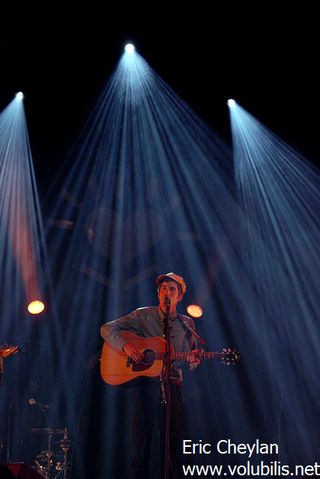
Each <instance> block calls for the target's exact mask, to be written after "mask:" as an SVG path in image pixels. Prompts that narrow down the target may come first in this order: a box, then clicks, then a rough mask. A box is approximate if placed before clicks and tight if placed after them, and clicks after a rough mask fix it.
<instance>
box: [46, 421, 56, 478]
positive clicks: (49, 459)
mask: <svg viewBox="0 0 320 479" xmlns="http://www.w3.org/2000/svg"><path fill="white" fill-rule="evenodd" d="M53 434H54V429H50V428H49V430H48V449H47V471H46V474H47V477H48V478H50V469H51V466H52V456H53V451H52V438H53Z"/></svg>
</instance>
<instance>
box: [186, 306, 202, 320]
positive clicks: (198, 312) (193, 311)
mask: <svg viewBox="0 0 320 479" xmlns="http://www.w3.org/2000/svg"><path fill="white" fill-rule="evenodd" d="M187 313H188V314H189V316H191V317H192V318H201V316H202V315H203V310H202V308H201V307H200V306H199V305H198V304H189V306H188V307H187Z"/></svg>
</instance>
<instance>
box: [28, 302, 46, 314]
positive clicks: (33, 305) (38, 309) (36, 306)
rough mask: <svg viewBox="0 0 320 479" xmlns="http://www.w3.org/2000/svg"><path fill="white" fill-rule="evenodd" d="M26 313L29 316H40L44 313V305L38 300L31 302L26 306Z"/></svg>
mask: <svg viewBox="0 0 320 479" xmlns="http://www.w3.org/2000/svg"><path fill="white" fill-rule="evenodd" d="M28 311H29V313H30V314H40V313H42V311H44V303H43V302H42V301H40V300H34V301H31V302H30V303H29V304H28Z"/></svg>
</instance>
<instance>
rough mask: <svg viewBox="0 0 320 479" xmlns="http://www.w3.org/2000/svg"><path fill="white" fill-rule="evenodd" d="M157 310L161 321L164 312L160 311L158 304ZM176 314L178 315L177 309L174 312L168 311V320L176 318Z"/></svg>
mask: <svg viewBox="0 0 320 479" xmlns="http://www.w3.org/2000/svg"><path fill="white" fill-rule="evenodd" d="M158 311H159V316H160V319H161V321H163V320H164V317H165V314H164V312H163V311H162V309H161V308H160V306H158ZM177 316H178V313H177V311H175V312H174V313H170V314H169V318H170V321H173V320H174V319H176V317H177Z"/></svg>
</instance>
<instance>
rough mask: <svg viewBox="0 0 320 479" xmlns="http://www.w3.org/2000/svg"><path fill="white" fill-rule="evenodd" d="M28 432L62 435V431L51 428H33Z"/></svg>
mask: <svg viewBox="0 0 320 479" xmlns="http://www.w3.org/2000/svg"><path fill="white" fill-rule="evenodd" d="M30 431H31V432H35V433H37V434H51V435H53V434H64V429H53V428H51V427H34V428H32V429H30Z"/></svg>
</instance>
